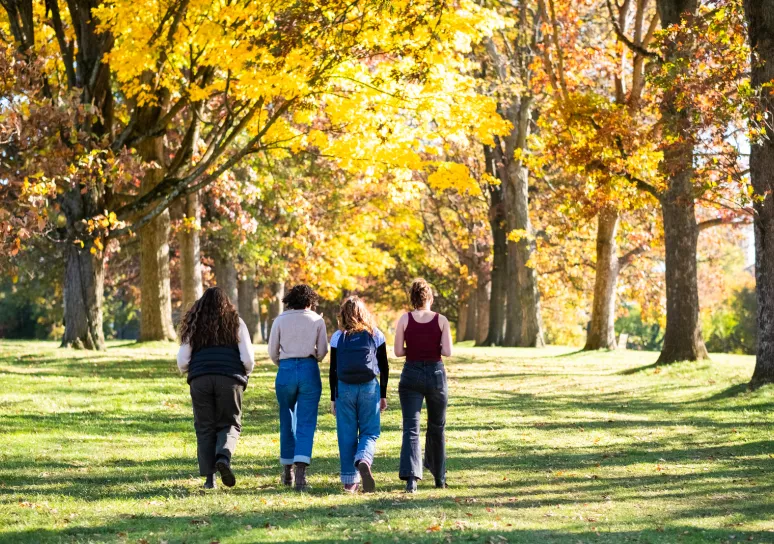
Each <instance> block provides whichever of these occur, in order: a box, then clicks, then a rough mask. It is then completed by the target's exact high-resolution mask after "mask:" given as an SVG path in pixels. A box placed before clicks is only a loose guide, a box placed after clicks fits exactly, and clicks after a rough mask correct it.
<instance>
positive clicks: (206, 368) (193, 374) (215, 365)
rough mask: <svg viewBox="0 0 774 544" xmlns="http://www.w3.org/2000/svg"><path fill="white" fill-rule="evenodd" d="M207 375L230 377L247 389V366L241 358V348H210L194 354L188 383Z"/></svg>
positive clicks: (189, 369)
mask: <svg viewBox="0 0 774 544" xmlns="http://www.w3.org/2000/svg"><path fill="white" fill-rule="evenodd" d="M207 374H219V375H221V376H230V377H232V378H234V379H236V380H239V381H240V382H242V383H243V384H244V385H245V387H247V374H246V373H245V366H244V365H243V364H242V361H241V359H240V358H239V347H238V346H236V345H233V346H210V347H206V348H202V349H200V350H199V351H196V352H194V354H193V355H191V362H190V363H189V365H188V383H191V380H193V379H194V378H198V377H199V376H205V375H207Z"/></svg>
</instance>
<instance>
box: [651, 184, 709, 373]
mask: <svg viewBox="0 0 774 544" xmlns="http://www.w3.org/2000/svg"><path fill="white" fill-rule="evenodd" d="M688 176H690V173H686V174H677V175H676V176H675V178H677V177H688ZM676 181H677V180H676V179H671V180H670V183H671V185H672V187H670V188H669V190H668V191H667V192H666V194H664V196H663V197H662V199H661V211H662V215H663V218H664V242H665V243H664V246H665V247H664V249H665V256H666V260H665V265H666V271H665V273H666V303H667V312H666V329H665V331H664V345H663V347H662V348H661V355H660V356H659V358H658V364H666V363H673V362H676V361H696V360H699V359H706V358H707V356H708V355H707V348H705V347H704V341H703V340H702V337H701V326H700V323H699V288H698V284H697V276H696V245H697V242H698V238H699V229H698V226H697V225H696V216H695V214H694V202H693V195H692V190H691V189H692V188H691V187H690V181H688V183H687V187H686V183H685V181H686V180H684V181H683V183H676ZM680 189H682V191H680ZM686 189H687V193H688V194H686ZM675 190H677V191H680V192H682V195H681V196H675V194H674V193H675V192H677V191H675Z"/></svg>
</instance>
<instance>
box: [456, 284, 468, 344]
mask: <svg viewBox="0 0 774 544" xmlns="http://www.w3.org/2000/svg"><path fill="white" fill-rule="evenodd" d="M463 297H464V298H463ZM469 297H470V293H469V292H467V291H464V292H463V293H461V294H460V303H459V309H458V310H457V338H455V341H456V342H464V341H465V340H467V339H468V337H467V336H468V314H469V307H470V301H469V300H468V298H469Z"/></svg>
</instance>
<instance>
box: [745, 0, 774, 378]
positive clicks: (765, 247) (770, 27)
mask: <svg viewBox="0 0 774 544" xmlns="http://www.w3.org/2000/svg"><path fill="white" fill-rule="evenodd" d="M744 10H745V15H746V17H747V28H748V32H749V39H750V47H751V48H752V49H753V62H752V78H751V79H752V86H753V88H754V89H755V90H756V91H758V93H759V95H758V96H759V97H760V100H761V103H760V107H761V113H763V115H764V117H763V118H764V119H768V120H770V119H771V118H772V115H774V100H773V99H772V95H771V93H770V92H769V90H768V89H764V88H763V85H765V84H768V83H769V82H770V81H772V80H774V0H745V2H744ZM765 130H766V134H765V137H763V138H761V139H760V140H758V141H754V142H752V146H751V150H750V179H751V181H752V186H753V189H754V190H755V197H756V199H755V200H753V207H754V209H755V216H754V223H753V224H754V228H755V282H756V283H755V290H756V295H757V299H758V348H757V353H756V358H755V370H754V372H753V376H752V379H751V380H750V387H751V388H753V389H755V388H758V387H760V386H762V385H764V384H769V383H774V273H772V270H774V197H773V196H772V194H774V130H772V128H771V124H770V123H766V124H765Z"/></svg>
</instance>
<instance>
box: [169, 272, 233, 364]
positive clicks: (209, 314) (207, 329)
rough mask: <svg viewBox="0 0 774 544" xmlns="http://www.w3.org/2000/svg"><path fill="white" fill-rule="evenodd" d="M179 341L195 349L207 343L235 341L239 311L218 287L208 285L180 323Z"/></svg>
mask: <svg viewBox="0 0 774 544" xmlns="http://www.w3.org/2000/svg"><path fill="white" fill-rule="evenodd" d="M180 343H181V344H189V345H190V346H191V351H192V352H196V351H199V350H200V349H202V348H206V347H210V346H235V345H237V344H239V314H238V313H237V310H236V308H234V305H233V304H232V303H231V301H230V300H229V299H228V296H226V292H225V291H224V290H223V289H221V288H220V287H210V288H209V289H207V290H206V291H205V292H204V294H203V295H202V296H201V298H200V299H199V300H197V301H196V302H194V303H193V305H192V306H191V308H190V309H189V310H188V311H187V312H186V314H185V316H184V317H183V320H182V321H181V322H180Z"/></svg>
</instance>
